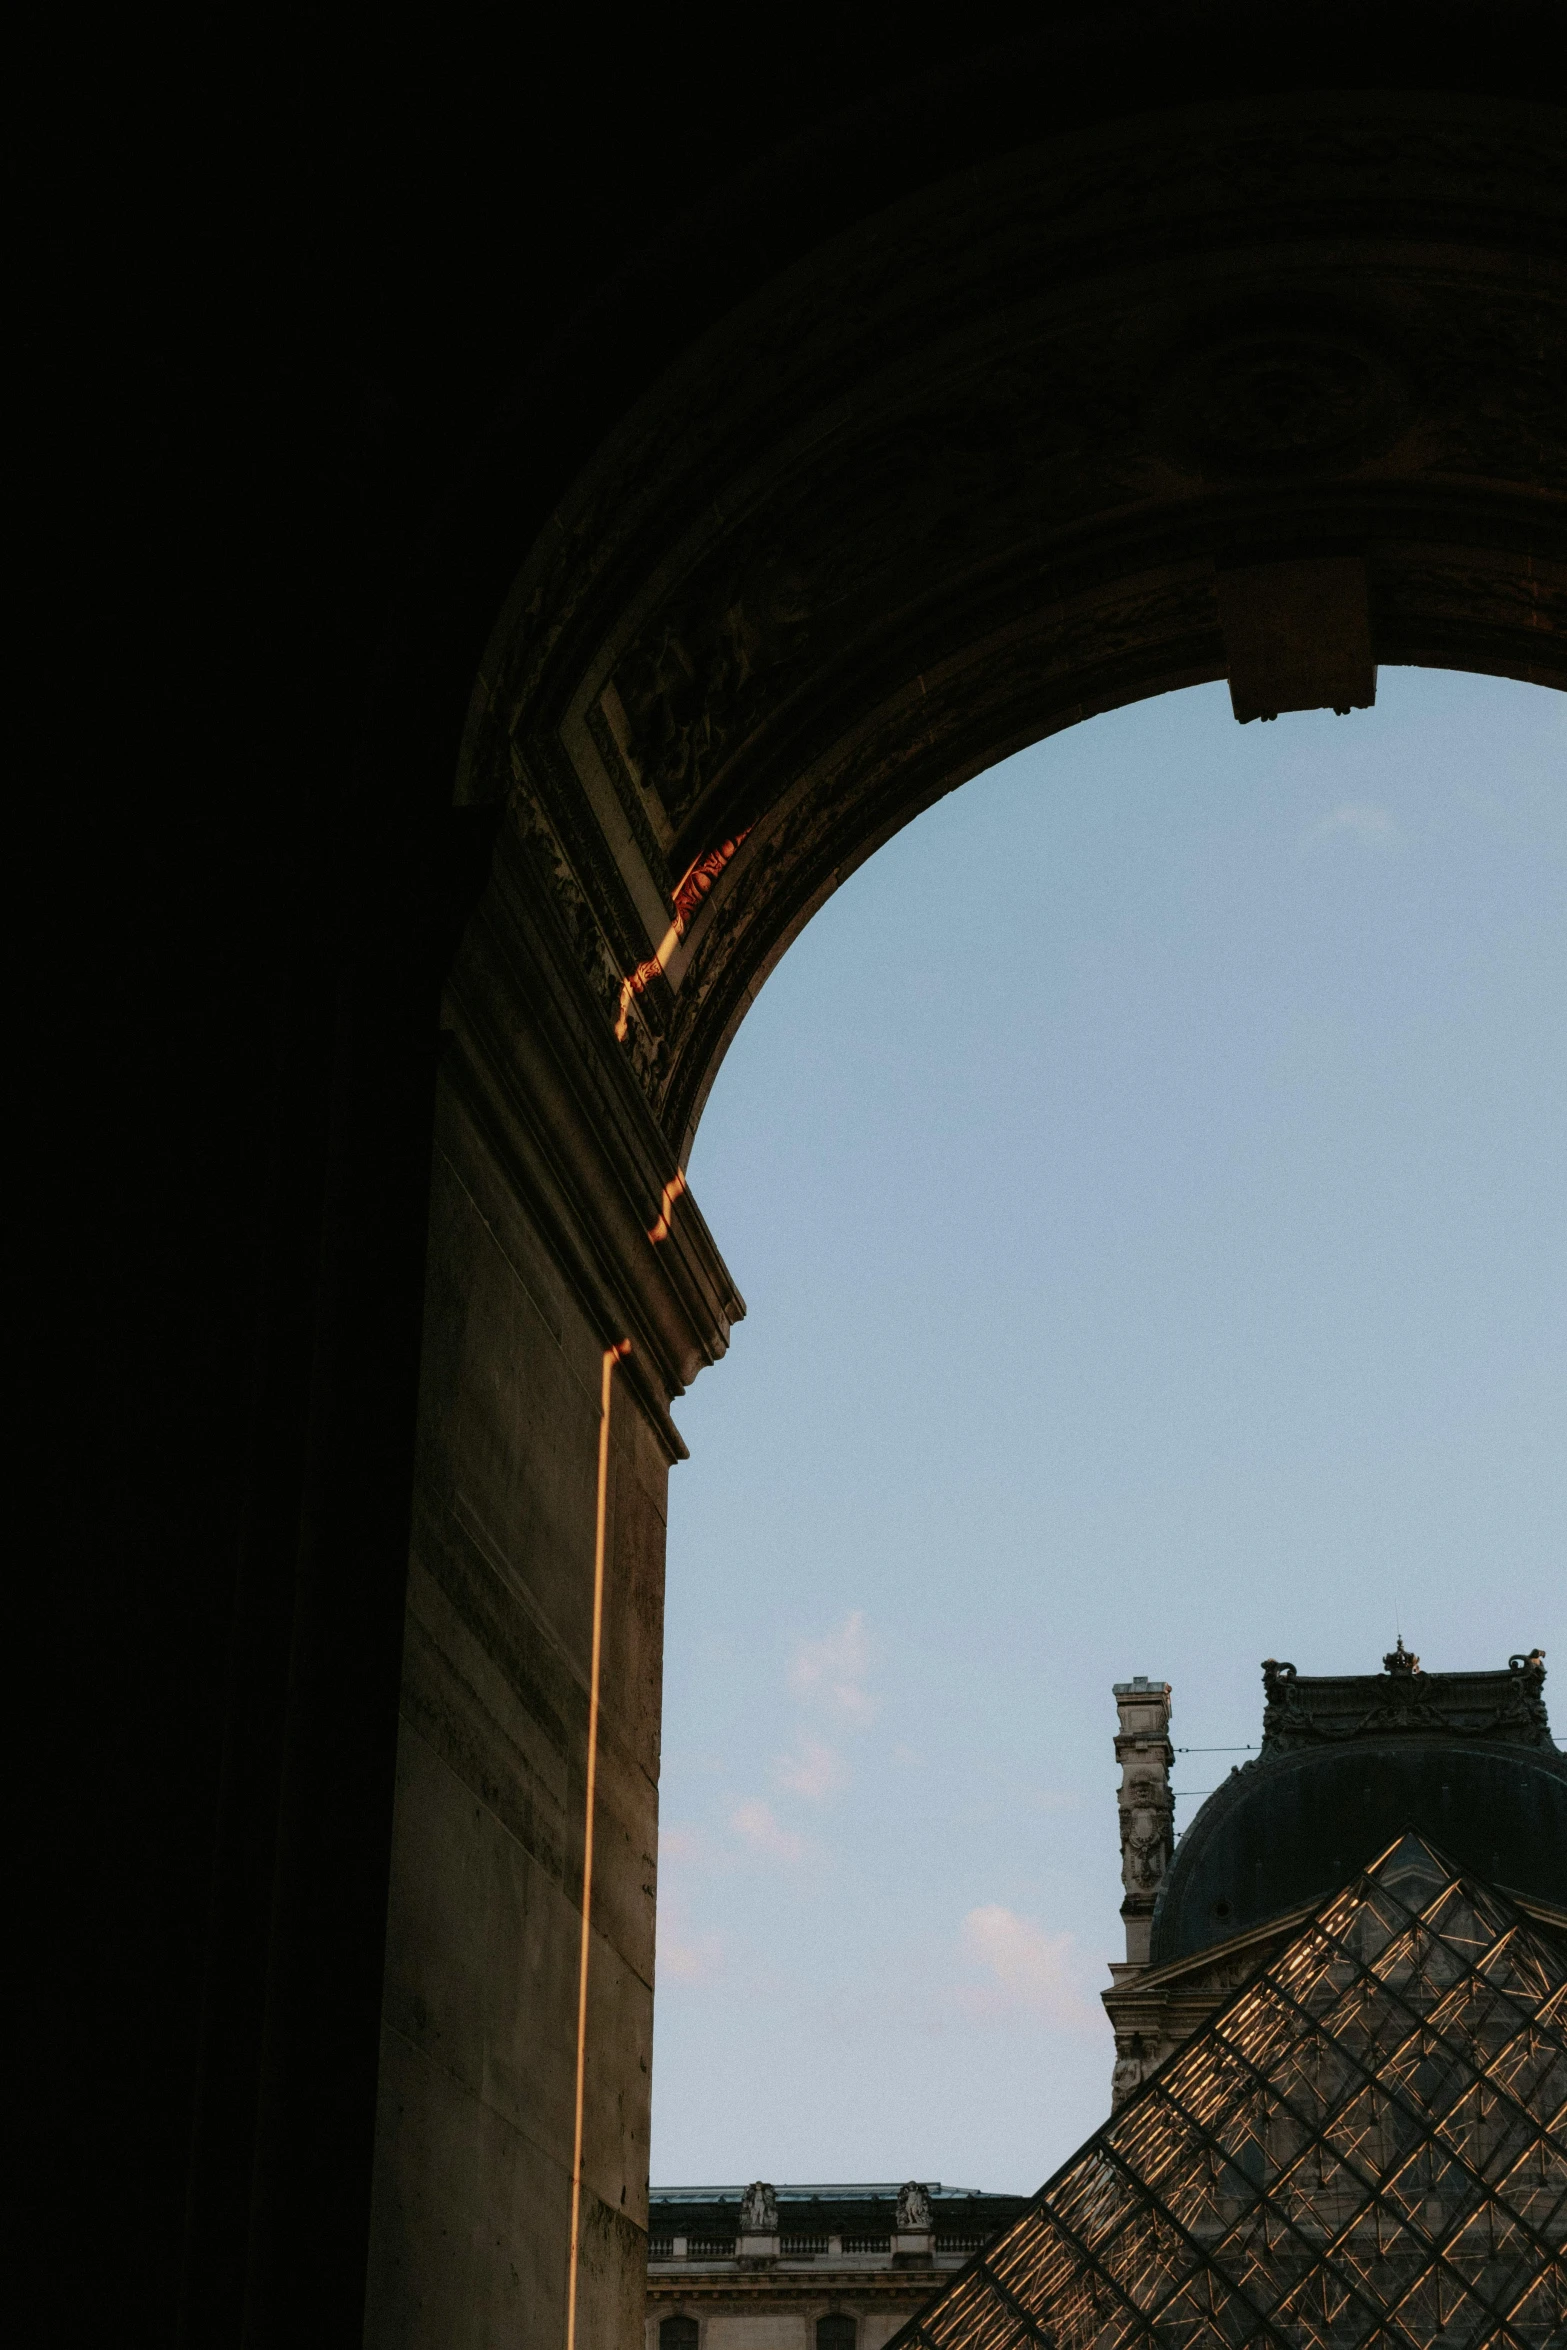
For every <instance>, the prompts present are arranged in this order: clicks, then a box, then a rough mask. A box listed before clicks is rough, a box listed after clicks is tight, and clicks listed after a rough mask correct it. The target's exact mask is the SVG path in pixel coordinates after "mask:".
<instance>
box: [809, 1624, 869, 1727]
mask: <svg viewBox="0 0 1567 2350" xmlns="http://www.w3.org/2000/svg"><path fill="white" fill-rule="evenodd" d="M869 1664H870V1642H869V1640H868V1639H867V1637H866V1632H865V1615H864V1611H863V1610H862V1609H860V1608H856V1609H855V1610H854V1612H853V1614H852V1615H848V1616H845V1618H844V1620H843V1622H842V1623H841V1624H840V1625H839V1626H838V1628H837V1630H836V1631H835V1632H828V1633H826V1634H824V1635H823V1637H822V1638H821V1639H820V1640H802V1641H801V1642H800V1644H799V1646H798V1647H797V1648H796V1650H795V1652H794V1661H793V1663H792V1664H791V1665H790V1667H789V1686H790V1688H791V1689H792V1690H793V1691H794V1693H795V1695H796V1696H797V1697H800V1698H803V1699H804V1700H805V1701H806V1703H807V1704H810V1705H819V1706H821V1707H823V1708H824V1709H825V1710H826V1711H827V1712H828V1713H831V1714H836V1715H837V1716H838V1718H839V1720H840V1721H845V1722H857V1723H865V1722H868V1721H870V1719H871V1718H872V1716H873V1715H874V1713H875V1711H876V1701H875V1699H874V1698H873V1697H871V1696H870V1695H869V1694H868V1693H867V1691H866V1688H865V1675H866V1671H867V1669H868V1667H869Z"/></svg>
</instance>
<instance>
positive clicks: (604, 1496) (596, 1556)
mask: <svg viewBox="0 0 1567 2350" xmlns="http://www.w3.org/2000/svg"><path fill="white" fill-rule="evenodd" d="M630 1352H631V1341H630V1339H629V1338H621V1339H617V1340H616V1342H615V1344H614V1345H613V1346H607V1347H606V1348H605V1349H604V1373H603V1385H602V1389H601V1392H600V1396H599V1474H598V1508H597V1514H596V1516H595V1519H594V1530H593V1659H592V1663H591V1665H590V1666H589V1669H588V1789H587V1821H586V1825H585V1827H584V1830H583V1837H582V1950H581V1955H580V1957H579V1959H578V1964H577V2118H576V2130H575V2136H574V2139H573V2144H572V2154H571V2244H570V2249H569V2251H568V2253H567V2261H568V2268H567V2276H566V2350H576V2342H577V2255H578V2251H579V2247H580V2243H581V2226H582V2103H583V2092H584V2089H585V2087H586V2082H587V2063H588V1949H589V1945H590V1941H591V1936H592V1913H593V1799H594V1796H595V1794H596V1792H597V1789H598V1759H599V1659H600V1657H601V1655H602V1653H603V1645H604V1531H605V1520H606V1515H607V1511H608V1504H609V1399H610V1385H611V1382H612V1380H613V1379H614V1376H615V1365H616V1364H617V1363H618V1362H620V1361H621V1360H622V1358H623V1357H624V1356H626V1355H628V1354H630Z"/></svg>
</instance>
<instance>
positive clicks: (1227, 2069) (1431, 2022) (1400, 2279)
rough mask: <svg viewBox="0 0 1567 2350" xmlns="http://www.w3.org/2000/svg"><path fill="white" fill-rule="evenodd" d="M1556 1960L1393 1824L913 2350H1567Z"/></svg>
mask: <svg viewBox="0 0 1567 2350" xmlns="http://www.w3.org/2000/svg"><path fill="white" fill-rule="evenodd" d="M1564 2244H1567V1952H1563V1951H1562V1950H1561V1949H1559V1948H1558V1947H1557V1946H1556V1945H1555V1944H1554V1943H1553V1942H1551V1941H1549V1940H1548V1939H1547V1938H1546V1937H1545V1935H1544V1934H1542V1933H1540V1932H1537V1931H1536V1930H1535V1929H1534V1928H1532V1927H1531V1926H1530V1925H1529V1923H1528V1921H1527V1920H1526V1919H1525V1918H1524V1917H1523V1916H1522V1915H1521V1914H1520V1912H1519V1911H1518V1910H1517V1909H1515V1908H1514V1907H1513V1905H1512V1904H1511V1903H1509V1902H1508V1901H1507V1900H1506V1899H1505V1898H1503V1896H1502V1895H1500V1894H1498V1893H1496V1892H1493V1891H1492V1890H1491V1889H1490V1888H1489V1887H1486V1886H1483V1885H1481V1884H1479V1883H1478V1882H1476V1881H1475V1880H1474V1879H1472V1878H1467V1877H1464V1876H1462V1875H1461V1874H1460V1873H1459V1872H1458V1871H1457V1870H1456V1869H1454V1868H1452V1867H1450V1866H1449V1865H1448V1863H1447V1862H1446V1861H1444V1860H1443V1859H1441V1857H1440V1856H1439V1855H1438V1854H1437V1853H1435V1852H1434V1851H1433V1850H1432V1849H1431V1847H1430V1846H1429V1845H1427V1844H1425V1843H1423V1842H1422V1841H1421V1839H1420V1838H1419V1837H1417V1836H1414V1835H1408V1836H1404V1837H1403V1838H1401V1839H1400V1841H1399V1842H1398V1843H1396V1844H1395V1845H1393V1846H1392V1847H1391V1848H1390V1849H1389V1850H1388V1851H1387V1852H1385V1853H1384V1854H1383V1855H1382V1857H1381V1859H1380V1860H1379V1861H1377V1862H1375V1863H1374V1864H1373V1866H1372V1867H1371V1868H1370V1869H1368V1870H1367V1871H1366V1873H1365V1874H1364V1875H1363V1876H1362V1877H1360V1878H1358V1879H1357V1880H1356V1881H1355V1883H1354V1884H1352V1885H1351V1886H1349V1887H1348V1888H1347V1889H1346V1890H1345V1891H1344V1892H1343V1893H1340V1894H1338V1895H1337V1896H1336V1897H1335V1898H1334V1899H1333V1900H1332V1901H1330V1902H1328V1903H1326V1904H1325V1905H1324V1907H1323V1908H1322V1909H1321V1910H1320V1911H1319V1912H1318V1914H1317V1916H1316V1918H1315V1919H1314V1920H1313V1921H1312V1922H1311V1923H1310V1924H1309V1925H1307V1926H1305V1927H1304V1928H1303V1929H1302V1930H1301V1932H1300V1933H1299V1934H1298V1935H1296V1937H1295V1938H1294V1940H1293V1941H1291V1942H1290V1943H1289V1944H1288V1945H1287V1946H1286V1947H1285V1949H1284V1950H1283V1951H1281V1952H1280V1953H1279V1955H1278V1956H1277V1957H1275V1958H1274V1959H1273V1960H1272V1962H1271V1963H1270V1964H1269V1965H1268V1966H1267V1967H1266V1968H1265V1969H1264V1970H1263V1971H1262V1972H1261V1973H1260V1974H1259V1975H1257V1976H1255V1977H1254V1978H1253V1979H1252V1981H1251V1982H1250V1983H1248V1984H1246V1985H1245V1986H1244V1987H1243V1988H1242V1989H1241V1990H1239V1991H1238V1992H1236V1994H1235V1995H1234V1997H1233V1998H1232V1999H1231V2000H1230V2001H1229V2002H1228V2004H1227V2005H1226V2006H1225V2007H1223V2008H1222V2009H1221V2010H1220V2011H1219V2013H1218V2014H1217V2015H1216V2016H1214V2017H1213V2018H1212V2019H1211V2021H1210V2022H1209V2023H1207V2024H1206V2025H1205V2026H1204V2027H1203V2028H1202V2030H1201V2031H1199V2032H1198V2033H1197V2034H1196V2035H1195V2037H1194V2038H1193V2039H1191V2040H1190V2041H1188V2042H1187V2044H1186V2046H1185V2047H1184V2048H1182V2049H1180V2050H1179V2051H1178V2052H1177V2053H1176V2054H1175V2055H1174V2056H1173V2057H1172V2058H1171V2059H1170V2060H1169V2062H1168V2063H1167V2064H1166V2065H1165V2066H1164V2067H1163V2068H1162V2069H1161V2070H1160V2071H1159V2072H1158V2073H1157V2074H1155V2075H1154V2077H1153V2078H1152V2079H1151V2080H1149V2081H1147V2082H1146V2083H1145V2084H1144V2085H1143V2087H1142V2089H1141V2090H1140V2091H1139V2092H1138V2093H1137V2095H1136V2096H1135V2097H1133V2098H1132V2099H1131V2101H1130V2102H1129V2103H1128V2104H1127V2105H1125V2106H1124V2107H1123V2108H1122V2109H1121V2111H1120V2112H1119V2113H1118V2114H1116V2115H1115V2116H1114V2118H1113V2119H1112V2120H1111V2121H1109V2122H1107V2123H1106V2125H1105V2127H1104V2128H1103V2129H1102V2130H1099V2131H1098V2132H1097V2133H1096V2134H1095V2135H1094V2136H1093V2137H1092V2138H1090V2139H1089V2141H1088V2143H1087V2145H1086V2146H1084V2147H1083V2148H1082V2149H1081V2151H1080V2152H1079V2153H1077V2154H1075V2155H1074V2156H1073V2157H1072V2159H1071V2161H1070V2162H1068V2163H1067V2164H1066V2166H1065V2167H1064V2169H1062V2170H1060V2171H1058V2172H1057V2173H1056V2176H1055V2177H1054V2178H1053V2179H1052V2180H1051V2181H1050V2182H1049V2183H1048V2185H1046V2186H1045V2187H1043V2188H1041V2190H1040V2192H1039V2194H1038V2195H1037V2196H1036V2197H1035V2199H1034V2202H1033V2204H1032V2205H1031V2206H1030V2208H1029V2210H1028V2211H1027V2212H1025V2213H1024V2215H1023V2217H1022V2218H1021V2219H1019V2220H1016V2221H1015V2222H1014V2223H1013V2225H1012V2226H1011V2227H1010V2228H1008V2229H1007V2230H1006V2231H1005V2233H1004V2234H1002V2235H1000V2236H998V2237H997V2238H996V2240H995V2242H994V2243H993V2244H991V2245H990V2246H989V2247H988V2248H987V2249H986V2251H985V2252H983V2253H982V2254H981V2255H980V2257H979V2258H978V2259H977V2260H974V2261H971V2262H970V2263H969V2265H968V2267H967V2268H965V2269H964V2270H962V2271H961V2272H960V2274H959V2275H958V2276H956V2277H955V2278H954V2279H953V2281H952V2283H951V2284H950V2285H949V2286H947V2287H946V2288H945V2289H944V2290H943V2291H942V2292H941V2293H940V2294H938V2296H937V2297H936V2299H935V2300H934V2301H932V2302H930V2303H929V2304H928V2305H927V2307H926V2308H925V2309H924V2310H923V2311H922V2312H921V2314H920V2315H919V2317H918V2318H916V2319H914V2320H913V2321H912V2322H911V2323H910V2324H909V2325H908V2326H906V2327H905V2328H904V2330H903V2331H902V2332H901V2333H900V2334H899V2335H898V2336H897V2337H896V2340H897V2344H898V2346H899V2350H917V2346H919V2350H1014V2346H1016V2350H1239V2346H1240V2345H1243V2344H1256V2345H1258V2350H1261V2346H1262V2345H1264V2344H1266V2345H1288V2350H1482V2345H1484V2346H1486V2350H1567V2257H1564Z"/></svg>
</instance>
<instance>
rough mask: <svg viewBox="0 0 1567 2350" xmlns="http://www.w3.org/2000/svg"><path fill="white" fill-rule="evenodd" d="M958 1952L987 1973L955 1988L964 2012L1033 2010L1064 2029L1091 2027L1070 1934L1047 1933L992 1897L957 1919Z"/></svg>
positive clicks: (991, 2013) (1027, 2012) (1091, 2016)
mask: <svg viewBox="0 0 1567 2350" xmlns="http://www.w3.org/2000/svg"><path fill="white" fill-rule="evenodd" d="M963 1954H964V1956H965V1957H966V1958H967V1959H969V1960H970V1962H971V1963H972V1964H974V1965H975V1966H978V1967H982V1968H983V1969H984V1970H985V1972H986V1973H987V1974H988V1975H989V1977H990V1980H989V1981H988V1982H987V1983H983V1984H968V1985H965V1986H964V1987H963V1988H961V1989H960V1990H959V1992H958V2004H959V2005H960V2006H961V2007H963V2008H965V2009H966V2010H967V2011H968V2013H969V2014H970V2015H973V2016H978V2017H1000V2016H1033V2017H1036V2018H1037V2019H1038V2020H1039V2021H1040V2022H1042V2023H1047V2024H1054V2025H1056V2026H1057V2027H1058V2028H1063V2029H1066V2030H1069V2031H1081V2030H1083V2029H1084V2028H1092V2025H1093V2023H1094V2020H1095V2019H1094V2011H1093V2009H1092V2008H1091V2007H1090V2006H1089V2004H1088V2002H1087V2000H1086V1999H1085V1998H1084V1996H1083V1992H1082V1988H1081V1984H1080V1981H1079V1976H1080V1971H1081V1970H1080V1965H1079V1961H1078V1957H1077V1946H1076V1938H1075V1936H1073V1935H1072V1934H1069V1933H1061V1934H1051V1933H1047V1932H1046V1930H1045V1928H1044V1927H1043V1926H1038V1925H1035V1923H1034V1921H1033V1920H1032V1919H1031V1918H1020V1917H1019V1916H1018V1915H1017V1912H1016V1911H1015V1910H1010V1909H1005V1908H1003V1907H1002V1905H1001V1903H1000V1902H998V1901H993V1902H989V1903H987V1904H986V1905H985V1906H984V1907H983V1908H981V1909H971V1910H970V1911H969V1913H968V1916H967V1917H966V1918H965V1919H964V1920H963Z"/></svg>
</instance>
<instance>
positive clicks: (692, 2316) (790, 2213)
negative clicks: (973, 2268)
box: [647, 2179, 1028, 2350]
mask: <svg viewBox="0 0 1567 2350" xmlns="http://www.w3.org/2000/svg"><path fill="white" fill-rule="evenodd" d="M1027 2207H1028V2198H1027V2196H1026V2195H990V2194H985V2193H982V2192H979V2191H976V2190H971V2189H968V2188H963V2187H946V2186H943V2185H942V2184H941V2183H940V2182H939V2181H936V2182H925V2181H920V2180H916V2179H910V2180H908V2181H907V2182H906V2183H905V2184H904V2185H902V2186H892V2185H873V2186H804V2187H775V2186H772V2185H771V2184H769V2183H768V2182H766V2181H763V2180H757V2181H755V2182H754V2183H753V2184H752V2185H751V2186H749V2187H744V2188H742V2187H668V2188H663V2189H658V2188H655V2189H654V2190H653V2192H652V2195H651V2196H650V2198H649V2235H648V2309H647V2350H882V2346H883V2344H884V2343H886V2342H888V2341H889V2340H890V2339H891V2337H892V2336H893V2335H894V2334H895V2333H897V2332H898V2331H899V2329H900V2328H901V2327H902V2326H903V2325H904V2324H906V2322H907V2321H908V2319H909V2318H911V2317H912V2316H913V2315H914V2314H915V2313H916V2312H917V2311H918V2310H919V2309H921V2308H922V2307H923V2306H924V2304H925V2303H926V2302H927V2301H929V2300H930V2298H931V2296H932V2294H934V2293H935V2292H937V2291H938V2290H939V2289H940V2287H941V2286H942V2285H943V2284H944V2283H945V2282H946V2281H947V2279H948V2278H949V2277H951V2276H954V2275H955V2274H956V2273H957V2271H958V2270H959V2269H961V2268H962V2267H963V2265H964V2263H965V2262H966V2261H968V2260H969V2259H971V2258H972V2257H973V2255H974V2254H975V2253H976V2252H979V2251H981V2250H982V2249H983V2247H984V2246H985V2245H986V2244H987V2243H989V2241H990V2239H991V2238H992V2237H993V2236H995V2235H996V2234H997V2233H998V2232H999V2231H1000V2230H1001V2229H1002V2228H1003V2227H1005V2226H1007V2225H1008V2223H1009V2222H1011V2221H1012V2220H1014V2219H1016V2218H1017V2217H1018V2215H1019V2214H1020V2213H1021V2212H1023V2211H1025V2210H1026V2209H1027Z"/></svg>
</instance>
